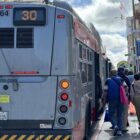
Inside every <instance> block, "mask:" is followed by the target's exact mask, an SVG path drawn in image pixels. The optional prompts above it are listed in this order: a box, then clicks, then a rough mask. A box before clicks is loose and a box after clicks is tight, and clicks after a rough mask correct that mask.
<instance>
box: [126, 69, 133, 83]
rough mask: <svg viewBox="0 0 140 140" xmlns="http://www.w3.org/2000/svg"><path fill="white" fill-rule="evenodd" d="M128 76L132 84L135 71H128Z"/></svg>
mask: <svg viewBox="0 0 140 140" xmlns="http://www.w3.org/2000/svg"><path fill="white" fill-rule="evenodd" d="M127 77H128V79H129V81H130V83H131V84H132V83H133V81H134V74H133V71H128V74H127Z"/></svg>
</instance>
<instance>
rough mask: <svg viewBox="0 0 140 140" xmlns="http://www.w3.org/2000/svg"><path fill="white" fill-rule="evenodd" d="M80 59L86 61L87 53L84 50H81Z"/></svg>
mask: <svg viewBox="0 0 140 140" xmlns="http://www.w3.org/2000/svg"><path fill="white" fill-rule="evenodd" d="M82 58H83V59H87V53H86V48H83V49H82Z"/></svg>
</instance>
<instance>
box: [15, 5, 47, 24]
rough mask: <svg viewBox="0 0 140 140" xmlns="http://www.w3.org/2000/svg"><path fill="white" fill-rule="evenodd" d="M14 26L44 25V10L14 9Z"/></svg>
mask: <svg viewBox="0 0 140 140" xmlns="http://www.w3.org/2000/svg"><path fill="white" fill-rule="evenodd" d="M13 23H14V25H15V26H34V25H38V26H40V25H45V24H46V9H45V8H15V9H14V14H13Z"/></svg>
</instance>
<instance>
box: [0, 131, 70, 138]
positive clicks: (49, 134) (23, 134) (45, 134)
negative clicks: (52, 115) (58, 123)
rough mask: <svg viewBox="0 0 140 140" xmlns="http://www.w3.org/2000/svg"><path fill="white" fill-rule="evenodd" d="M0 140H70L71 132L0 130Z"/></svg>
mask: <svg viewBox="0 0 140 140" xmlns="http://www.w3.org/2000/svg"><path fill="white" fill-rule="evenodd" d="M0 140H71V130H62V129H61V130H60V129H59V130H50V129H49V130H0Z"/></svg>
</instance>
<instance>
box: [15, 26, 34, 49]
mask: <svg viewBox="0 0 140 140" xmlns="http://www.w3.org/2000/svg"><path fill="white" fill-rule="evenodd" d="M17 48H33V29H32V28H18V29H17Z"/></svg>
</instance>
